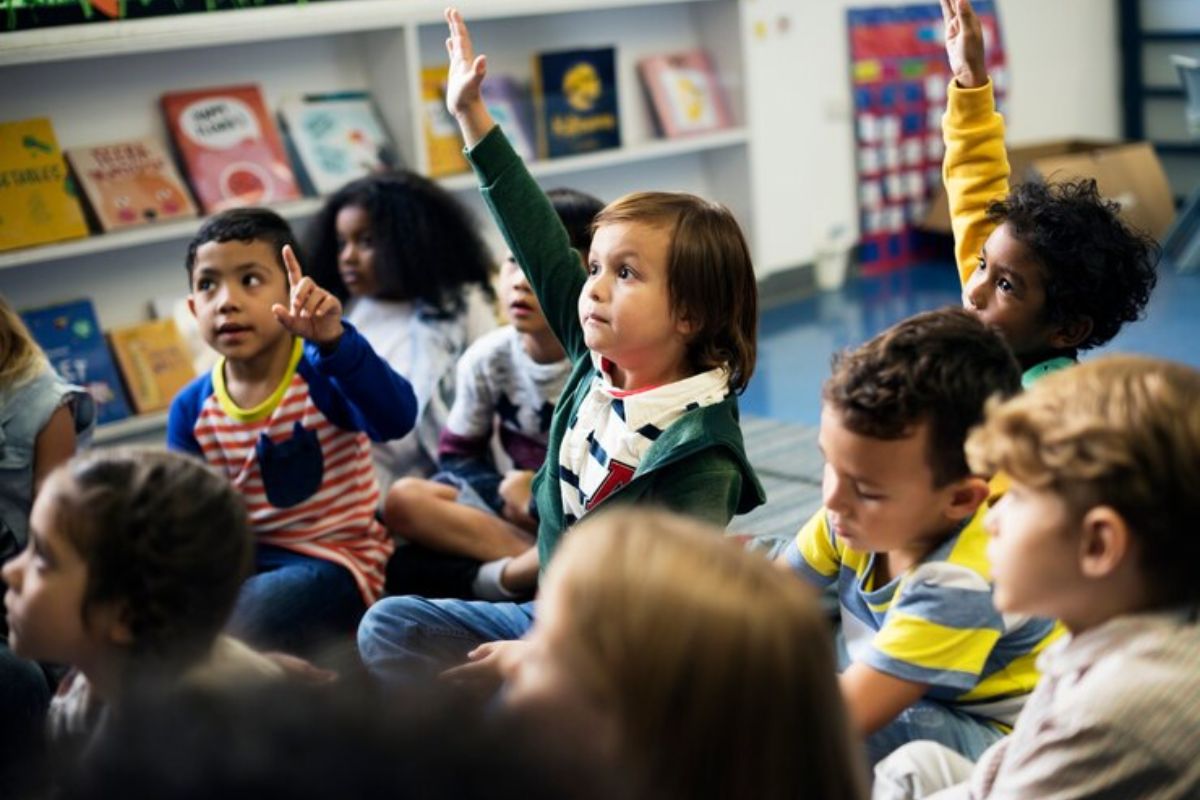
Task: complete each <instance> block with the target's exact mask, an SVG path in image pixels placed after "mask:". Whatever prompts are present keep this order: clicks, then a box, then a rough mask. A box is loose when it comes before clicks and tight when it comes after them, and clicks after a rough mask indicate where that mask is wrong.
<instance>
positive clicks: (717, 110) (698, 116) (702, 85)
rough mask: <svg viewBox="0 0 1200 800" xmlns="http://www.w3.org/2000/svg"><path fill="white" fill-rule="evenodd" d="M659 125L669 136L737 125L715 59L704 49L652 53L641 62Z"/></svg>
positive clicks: (706, 131) (641, 68)
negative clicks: (734, 123) (719, 78)
mask: <svg viewBox="0 0 1200 800" xmlns="http://www.w3.org/2000/svg"><path fill="white" fill-rule="evenodd" d="M638 74H639V75H640V76H641V79H642V87H643V88H644V89H645V91H646V95H647V97H648V98H649V100H650V107H651V109H652V110H653V112H654V114H653V116H654V120H655V126H656V128H657V129H658V132H659V134H660V135H662V136H665V137H667V138H671V139H673V138H675V137H677V136H690V135H693V134H697V133H708V132H710V131H715V130H720V129H722V128H728V127H729V126H730V125H732V124H733V119H732V117H731V116H730V114H729V107H728V105H727V104H726V102H725V94H724V92H723V91H722V90H721V83H720V81H719V80H718V78H717V73H716V70H714V69H713V65H712V60H711V59H710V58H709V56H708V53H707V52H706V51H704V50H699V49H697V50H687V51H684V52H682V53H669V54H664V55H657V56H650V57H649V58H643V59H642V60H641V61H639V62H638Z"/></svg>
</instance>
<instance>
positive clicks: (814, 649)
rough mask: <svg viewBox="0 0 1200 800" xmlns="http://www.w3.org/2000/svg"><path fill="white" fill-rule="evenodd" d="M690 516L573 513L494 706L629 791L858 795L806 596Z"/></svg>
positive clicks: (827, 649) (852, 750)
mask: <svg viewBox="0 0 1200 800" xmlns="http://www.w3.org/2000/svg"><path fill="white" fill-rule="evenodd" d="M720 534H721V531H720V530H719V529H717V528H713V527H712V526H709V525H707V524H704V523H701V522H698V521H696V520H693V519H688V518H686V517H683V516H680V515H677V514H671V513H668V512H663V511H654V510H650V509H632V508H630V509H618V510H613V511H606V512H602V513H600V514H597V515H594V516H588V518H587V519H585V520H583V521H582V522H580V524H579V526H578V530H576V531H574V532H573V533H572V534H571V536H569V537H568V538H567V539H566V541H564V542H563V546H562V548H561V549H560V550H559V553H558V555H557V556H556V557H555V559H554V561H553V562H552V563H551V565H550V568H549V570H548V571H547V573H546V576H545V580H544V582H543V586H542V591H541V595H540V598H539V601H538V603H539V605H538V619H537V622H536V623H535V624H534V626H533V629H532V630H531V631H530V632H529V634H528V636H527V637H526V643H527V645H528V650H529V652H528V655H527V657H526V658H524V659H520V660H518V661H516V662H515V663H513V664H511V665H510V667H509V668H508V669H507V671H506V676H505V678H506V681H505V690H504V692H503V694H502V695H501V699H502V701H503V706H504V707H505V708H507V709H508V710H509V711H510V712H512V713H514V714H517V715H519V716H521V717H522V718H524V719H525V720H527V721H530V722H534V723H536V724H538V725H540V726H541V727H542V728H543V729H544V730H545V732H546V734H547V736H548V737H549V738H551V739H552V740H554V741H559V742H564V743H569V744H571V745H573V746H574V747H575V748H577V749H579V750H580V751H582V752H591V753H594V755H595V757H596V759H597V760H598V761H599V762H600V763H601V764H604V765H606V766H607V768H608V770H609V771H611V772H613V773H615V774H619V775H624V776H628V777H629V778H630V780H631V781H632V782H633V783H634V789H635V792H634V795H633V796H635V797H644V798H664V799H665V800H685V798H686V800H696V799H698V798H714V799H715V798H734V797H737V798H760V799H761V800H767V799H768V798H778V799H779V800H784V799H785V798H789V799H794V798H800V797H814V798H816V797H819V798H823V800H851V798H860V797H863V796H864V793H863V784H864V783H865V781H864V778H865V770H863V767H862V762H861V758H860V753H859V747H858V745H857V743H856V742H854V741H853V739H852V737H851V735H850V726H849V722H848V720H847V715H846V709H845V707H844V706H843V704H842V701H841V698H840V696H839V694H838V691H837V685H836V678H835V676H834V663H835V661H834V653H833V647H832V646H831V643H830V639H829V634H828V626H827V625H826V622H825V618H824V615H823V614H822V613H821V611H820V609H819V607H818V604H817V603H816V601H815V600H814V598H812V597H811V596H810V595H809V593H808V592H806V591H804V588H803V587H802V586H800V585H799V584H798V583H797V582H796V581H794V580H792V579H791V578H790V577H789V576H787V575H784V574H781V573H780V572H778V571H777V570H774V569H772V568H771V566H770V564H768V563H766V562H765V561H763V560H762V559H761V558H759V557H757V556H755V555H753V554H750V553H746V552H744V551H742V550H740V549H739V548H737V547H735V546H734V545H733V544H732V543H730V542H729V541H725V540H723V539H722V537H721V535H720Z"/></svg>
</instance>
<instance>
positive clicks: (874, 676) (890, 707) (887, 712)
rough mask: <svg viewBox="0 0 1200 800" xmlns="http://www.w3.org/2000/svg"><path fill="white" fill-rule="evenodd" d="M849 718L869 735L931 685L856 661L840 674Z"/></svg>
mask: <svg viewBox="0 0 1200 800" xmlns="http://www.w3.org/2000/svg"><path fill="white" fill-rule="evenodd" d="M838 681H839V683H840V684H841V687H842V697H843V698H844V699H845V701H846V708H847V710H848V711H849V712H850V722H851V723H852V724H853V725H854V729H855V730H857V731H858V733H859V734H860V735H861V736H870V735H871V734H872V733H874V732H875V731H877V730H879V729H880V728H882V727H883V726H884V725H886V724H888V723H889V722H891V721H892V720H893V719H895V718H896V716H897V715H898V714H899V713H900V712H901V711H903V710H904V709H906V708H908V707H909V706H911V705H912V704H913V703H915V702H917V701H918V700H920V699H921V697H922V696H923V695H924V694H925V692H926V691H928V690H929V686H928V685H927V684H924V683H914V682H913V681H906V680H904V679H903V678H897V677H894V676H892V675H888V674H887V673H884V672H880V671H879V670H877V669H874V668H873V667H869V666H867V665H866V664H862V663H855V664H851V665H850V666H849V667H847V668H846V671H845V672H843V673H842V674H841V675H840V676H839V678H838Z"/></svg>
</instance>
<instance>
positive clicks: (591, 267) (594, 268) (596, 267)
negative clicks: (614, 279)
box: [587, 261, 600, 275]
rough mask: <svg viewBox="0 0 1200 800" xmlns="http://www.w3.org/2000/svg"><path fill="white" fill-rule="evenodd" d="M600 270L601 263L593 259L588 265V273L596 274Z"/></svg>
mask: <svg viewBox="0 0 1200 800" xmlns="http://www.w3.org/2000/svg"><path fill="white" fill-rule="evenodd" d="M599 271H600V265H599V264H597V263H596V262H595V261H593V262H592V263H590V264H588V265H587V274H588V275H595V274H596V273H598V272H599Z"/></svg>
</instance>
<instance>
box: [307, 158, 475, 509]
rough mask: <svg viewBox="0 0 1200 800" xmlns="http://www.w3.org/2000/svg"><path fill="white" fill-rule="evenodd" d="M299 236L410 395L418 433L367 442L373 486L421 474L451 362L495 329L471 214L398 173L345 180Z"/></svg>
mask: <svg viewBox="0 0 1200 800" xmlns="http://www.w3.org/2000/svg"><path fill="white" fill-rule="evenodd" d="M307 239H308V241H307V248H306V250H305V252H306V253H307V256H308V258H307V263H308V266H309V270H310V271H309V274H310V275H311V276H312V278H313V280H314V281H316V283H317V285H318V286H323V287H325V288H327V289H328V290H329V291H330V292H332V293H333V294H334V296H336V297H337V298H338V299H339V300H341V301H343V302H345V303H346V319H347V320H349V321H350V322H351V324H353V325H354V326H355V327H356V328H358V330H359V332H360V333H361V334H362V336H363V338H365V339H366V340H367V342H368V343H369V344H370V345H371V347H372V348H374V350H375V352H376V353H378V354H379V355H380V356H381V357H382V358H383V360H384V361H386V362H387V363H388V364H390V365H391V367H392V369H394V370H396V372H398V373H400V374H401V375H404V376H405V377H407V378H408V379H409V381H410V382H411V383H412V386H413V391H414V392H415V393H416V395H417V425H416V435H415V436H406V437H404V438H403V439H400V440H398V441H390V442H381V443H377V444H376V445H375V448H374V451H375V452H374V454H375V464H376V470H377V473H378V475H379V481H380V485H381V486H385V487H386V486H391V485H392V482H393V481H395V480H396V479H397V478H402V477H406V476H415V477H421V478H424V477H428V476H429V475H430V474H432V473H433V471H434V465H435V464H436V463H437V442H438V435H439V434H440V433H441V431H442V428H443V427H445V424H446V418H447V415H448V411H449V407H450V403H451V401H452V400H453V398H454V365H455V363H456V362H457V361H458V358H459V356H461V355H462V353H463V351H464V350H465V349H466V347H467V345H468V344H470V343H471V342H473V341H474V340H475V339H476V338H478V337H479V336H480V335H481V334H483V333H486V332H487V331H490V330H491V329H492V328H494V327H495V326H496V318H495V315H494V313H493V311H492V307H491V301H492V299H493V293H492V289H491V282H490V277H491V270H492V257H491V253H490V252H489V251H488V248H487V246H486V245H485V244H484V242H483V239H482V238H481V237H480V235H479V232H478V229H477V226H476V224H475V221H474V220H473V219H472V218H471V215H470V213H469V212H468V211H467V210H466V209H465V208H464V207H463V206H462V205H461V204H460V203H459V202H458V201H457V200H456V199H455V198H454V197H453V196H452V195H451V194H450V193H449V192H447V191H446V190H445V189H443V188H442V187H441V186H439V185H438V184H437V183H436V182H435V181H432V180H429V179H428V178H425V177H424V176H421V175H418V174H416V173H414V172H407V171H399V172H395V173H390V174H387V175H371V176H369V177H366V178H360V179H359V180H356V181H353V182H351V183H348V184H346V185H345V186H343V187H342V188H341V189H339V190H338V191H337V192H335V193H334V194H333V195H332V196H331V197H330V198H329V200H328V201H326V203H325V205H324V207H323V208H322V209H321V211H320V212H318V214H317V216H316V217H315V218H314V219H313V221H312V223H311V224H310V225H309V227H308V231H307ZM347 301H348V302H347Z"/></svg>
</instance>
